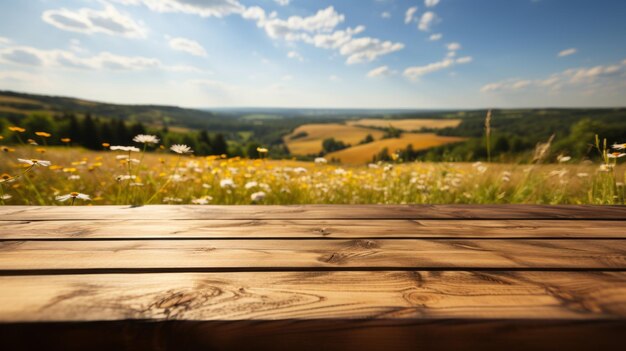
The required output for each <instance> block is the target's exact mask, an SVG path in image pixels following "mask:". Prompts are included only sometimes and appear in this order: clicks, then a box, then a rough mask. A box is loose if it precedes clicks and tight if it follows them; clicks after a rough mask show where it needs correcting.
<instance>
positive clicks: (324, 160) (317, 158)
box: [315, 157, 328, 164]
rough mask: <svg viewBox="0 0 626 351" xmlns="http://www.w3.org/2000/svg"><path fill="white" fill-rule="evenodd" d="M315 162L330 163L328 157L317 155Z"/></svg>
mask: <svg viewBox="0 0 626 351" xmlns="http://www.w3.org/2000/svg"><path fill="white" fill-rule="evenodd" d="M315 163H317V164H326V163H328V161H326V159H325V158H323V157H316V158H315Z"/></svg>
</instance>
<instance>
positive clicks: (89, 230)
mask: <svg viewBox="0 0 626 351" xmlns="http://www.w3.org/2000/svg"><path fill="white" fill-rule="evenodd" d="M238 238H240V239H248V240H266V239H291V240H295V239H298V240H310V239H414V238H415V239H420V238H421V239H433V240H434V239H489V240H492V239H514V240H515V239H550V240H554V239H568V238H572V239H573V238H576V239H626V221H603V220H598V221H587V220H578V221H564V220H542V221H537V222H534V221H530V220H453V219H450V220H407V219H404V220H382V221H381V220H309V219H292V220H179V221H171V220H91V221H86V220H82V221H67V220H54V221H34V222H33V221H4V220H0V240H3V241H6V240H52V239H54V240H84V239H90V240H93V239H100V240H126V239H133V240H140V239H161V240H163V239H171V240H195V239H216V240H217V239H219V240H226V239H228V240H232V239H238Z"/></svg>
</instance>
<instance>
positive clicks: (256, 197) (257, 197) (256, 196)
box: [250, 191, 265, 202]
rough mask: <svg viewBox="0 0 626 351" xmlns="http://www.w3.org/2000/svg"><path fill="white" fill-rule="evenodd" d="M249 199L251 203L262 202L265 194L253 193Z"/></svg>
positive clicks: (261, 192)
mask: <svg viewBox="0 0 626 351" xmlns="http://www.w3.org/2000/svg"><path fill="white" fill-rule="evenodd" d="M250 199H251V200H252V201H253V202H259V201H263V199H265V192H263V191H259V192H256V193H253V194H252V195H250Z"/></svg>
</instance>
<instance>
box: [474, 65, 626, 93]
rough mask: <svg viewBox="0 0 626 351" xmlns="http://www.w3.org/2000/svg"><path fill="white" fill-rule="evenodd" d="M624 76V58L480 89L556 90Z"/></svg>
mask: <svg viewBox="0 0 626 351" xmlns="http://www.w3.org/2000/svg"><path fill="white" fill-rule="evenodd" d="M625 76H626V60H624V61H622V62H621V63H618V64H614V65H604V66H602V65H600V66H594V67H581V68H574V69H568V70H565V71H562V72H559V73H555V74H552V75H550V76H548V77H545V78H540V79H535V80H530V79H520V78H513V79H507V80H504V81H500V82H493V83H489V84H485V85H484V86H483V87H482V88H481V89H480V91H481V92H483V93H488V92H513V91H517V90H521V89H524V88H528V87H532V88H534V89H549V90H551V91H557V90H560V89H562V88H566V87H569V88H585V87H594V86H597V85H598V84H605V83H610V82H616V81H623V79H624V78H625Z"/></svg>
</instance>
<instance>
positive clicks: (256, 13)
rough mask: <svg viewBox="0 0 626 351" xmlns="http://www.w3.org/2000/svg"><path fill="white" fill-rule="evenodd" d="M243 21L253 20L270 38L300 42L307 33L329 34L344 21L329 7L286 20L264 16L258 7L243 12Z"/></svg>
mask: <svg viewBox="0 0 626 351" xmlns="http://www.w3.org/2000/svg"><path fill="white" fill-rule="evenodd" d="M242 17H243V18H245V19H251V20H255V21H256V22H257V26H259V27H261V28H263V29H265V32H266V33H267V35H268V36H269V37H270V38H274V39H276V38H281V39H285V40H287V41H295V40H302V39H303V37H305V34H307V33H320V32H330V31H332V30H333V29H334V28H335V27H337V25H338V24H340V23H342V22H343V21H344V20H345V16H344V15H342V14H340V13H338V12H337V11H335V8H334V7H332V6H329V7H327V8H325V9H323V10H319V11H317V13H316V14H315V15H312V16H308V17H300V16H291V17H289V18H287V19H286V20H284V19H280V18H277V17H275V14H270V15H269V16H267V15H266V13H265V10H263V9H262V8H260V7H258V6H253V7H249V8H247V9H246V11H245V12H243V14H242Z"/></svg>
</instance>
